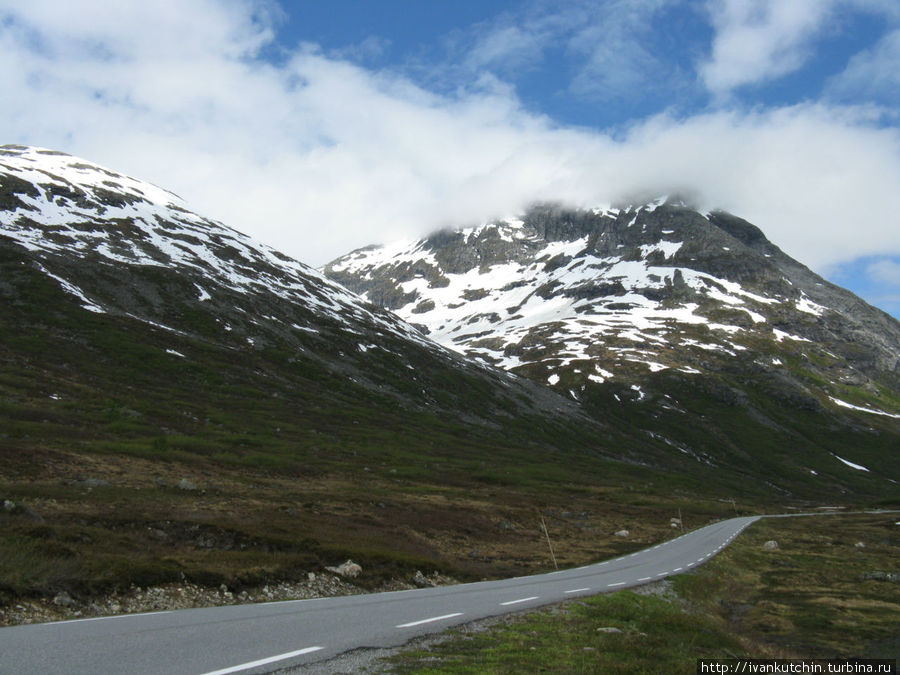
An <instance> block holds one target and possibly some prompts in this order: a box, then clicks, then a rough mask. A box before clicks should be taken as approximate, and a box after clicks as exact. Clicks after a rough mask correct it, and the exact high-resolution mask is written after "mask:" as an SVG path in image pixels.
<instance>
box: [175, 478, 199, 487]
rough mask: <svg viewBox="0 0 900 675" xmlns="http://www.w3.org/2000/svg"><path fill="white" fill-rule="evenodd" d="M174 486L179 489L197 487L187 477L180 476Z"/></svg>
mask: <svg viewBox="0 0 900 675" xmlns="http://www.w3.org/2000/svg"><path fill="white" fill-rule="evenodd" d="M175 487H177V488H178V489H179V490H196V489H197V486H196V485H194V483H192V482H191V481H189V480H188V479H187V478H182V479H181V480H180V481H178V485H176V486H175Z"/></svg>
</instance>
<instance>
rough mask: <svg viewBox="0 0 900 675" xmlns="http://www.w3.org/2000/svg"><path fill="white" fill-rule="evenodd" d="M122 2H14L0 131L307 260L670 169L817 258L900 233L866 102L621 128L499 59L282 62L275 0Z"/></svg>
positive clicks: (897, 181) (896, 198) (891, 179)
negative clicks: (140, 184) (615, 131)
mask: <svg viewBox="0 0 900 675" xmlns="http://www.w3.org/2000/svg"><path fill="white" fill-rule="evenodd" d="M107 4H108V3H102V2H99V0H98V2H96V3H95V4H94V5H88V4H87V3H86V2H84V3H70V2H58V3H57V2H50V1H49V0H43V1H38V0H34V1H32V2H29V3H15V4H13V5H10V4H7V5H6V6H5V9H3V8H4V5H2V4H0V54H2V57H0V58H2V64H0V65H2V67H0V91H3V92H5V94H4V101H3V106H0V128H2V129H3V130H4V133H5V134H6V137H5V138H4V139H2V141H0V142H19V143H30V144H35V145H43V146H48V147H53V148H56V149H60V150H64V151H67V152H72V153H74V154H79V155H82V156H85V157H86V158H87V159H91V160H94V161H98V162H101V163H103V164H106V165H108V166H110V167H111V168H113V169H116V170H121V171H125V172H127V173H130V174H132V175H135V176H137V177H141V178H145V179H147V180H151V181H152V182H154V183H157V184H159V185H161V186H164V187H166V188H169V189H172V190H173V191H175V192H177V193H179V194H181V195H182V196H183V197H185V198H186V199H187V200H188V201H189V202H190V203H191V204H192V205H194V206H195V207H196V208H197V209H198V210H199V211H201V212H203V213H206V214H209V215H211V216H213V217H216V218H219V219H221V220H223V221H224V222H225V223H227V224H229V225H231V226H232V227H235V228H237V229H239V230H242V231H245V232H247V233H249V234H252V235H254V236H256V237H258V238H260V239H262V240H264V241H266V242H268V243H270V244H272V245H274V246H276V247H277V248H280V249H282V250H284V251H285V252H286V253H289V254H291V255H293V256H295V257H297V258H298V259H300V260H303V261H304V262H307V263H311V264H316V265H318V264H322V263H324V262H327V261H328V260H330V259H331V258H334V257H337V256H338V255H341V254H343V253H346V252H347V251H349V250H350V249H352V248H356V247H359V246H364V245H367V244H370V243H376V242H381V241H386V240H389V239H393V238H396V237H400V236H413V235H421V234H424V233H426V232H428V231H430V230H433V229H435V228H437V227H440V226H444V225H450V224H464V223H470V222H472V221H480V220H482V219H485V218H489V217H493V216H496V215H506V214H511V213H514V212H516V211H517V210H518V209H520V208H522V207H523V206H524V205H525V204H527V203H528V202H530V201H533V200H536V199H564V200H568V201H570V202H573V203H577V204H582V205H591V204H595V203H602V202H608V201H611V200H614V199H616V198H618V197H620V196H622V195H626V194H629V193H632V192H634V191H637V190H651V191H666V190H670V189H674V188H691V189H693V191H695V192H696V193H698V194H699V195H700V197H701V198H702V200H703V201H704V203H705V205H706V206H710V207H712V206H721V207H724V208H728V209H730V210H732V211H734V212H735V213H737V214H739V215H741V216H743V217H746V218H748V219H749V220H751V221H753V222H755V223H756V224H757V225H759V226H760V227H761V228H763V229H764V231H766V232H767V234H769V236H770V238H771V239H772V240H773V241H775V243H777V244H779V245H780V246H782V247H783V248H785V249H786V250H787V252H788V253H790V254H791V255H794V256H795V257H797V258H799V259H800V260H802V261H803V262H806V263H807V264H811V265H813V266H816V267H820V266H827V265H832V264H836V263H838V262H841V261H845V260H849V259H851V258H855V257H858V256H862V255H875V254H879V255H889V254H900V241H898V240H900V237H898V235H897V233H898V232H900V222H898V215H897V214H900V190H898V189H897V186H898V185H900V136H898V132H897V131H896V130H895V129H884V128H876V127H875V126H872V125H871V124H870V119H868V118H867V117H866V111H864V110H861V109H855V108H828V107H825V106H812V105H809V106H797V107H792V108H785V109H782V110H776V111H770V112H753V113H739V112H716V113H709V114H705V115H699V116H695V117H692V118H687V119H677V118H673V117H669V116H658V117H655V118H652V119H650V120H646V121H644V122H641V123H638V124H635V125H634V126H632V127H631V128H630V130H628V131H627V132H626V133H625V134H624V136H622V137H617V138H612V137H610V136H608V135H605V134H602V133H599V132H591V131H587V130H578V129H568V128H561V127H559V126H557V125H555V124H553V122H552V121H551V120H549V119H547V118H545V117H542V116H539V115H535V114H533V113H529V112H528V111H526V110H524V109H523V107H522V106H521V105H520V103H519V101H518V100H517V99H516V97H515V95H514V94H513V93H511V90H510V89H509V87H508V86H505V85H504V84H503V83H502V82H499V81H497V80H496V79H492V78H490V77H487V78H483V79H482V80H480V81H479V83H478V84H477V85H473V86H472V87H469V88H468V89H463V90H460V91H459V92H456V93H454V94H453V95H447V96H441V95H436V94H433V93H430V92H428V91H426V90H424V89H422V88H420V87H417V86H416V85H414V84H412V83H411V82H410V81H408V80H406V79H404V78H403V77H401V76H398V75H396V74H392V73H389V72H376V71H371V70H366V69H364V68H361V67H359V66H356V65H352V64H350V63H347V62H343V61H340V60H337V59H335V58H333V57H329V56H327V55H323V54H322V53H320V52H318V51H317V50H316V49H315V48H313V47H308V46H307V47H302V48H300V49H298V50H296V51H295V52H293V53H287V54H285V59H284V61H283V62H280V63H281V64H280V65H273V64H271V63H269V62H266V61H264V60H261V59H259V58H256V56H255V55H256V54H257V53H258V52H259V50H260V49H263V48H264V47H267V46H269V44H270V43H269V42H268V40H270V39H271V36H272V31H273V25H274V24H273V21H275V20H276V19H275V18H273V17H274V16H275V15H273V14H271V8H267V6H266V5H261V4H259V3H250V2H236V1H232V2H224V3H223V2H213V1H212V0H194V1H192V2H188V1H187V0H180V1H179V2H169V3H162V2H160V3H153V4H152V6H153V8H154V11H152V12H151V11H148V10H144V9H142V8H143V7H145V6H149V5H147V3H143V4H142V3H137V2H135V3H114V4H115V7H116V8H117V10H116V13H115V15H114V16H113V17H108V18H102V17H100V18H98V21H93V20H92V19H93V18H94V17H92V16H91V14H92V13H96V14H98V17H99V15H100V14H102V12H100V7H101V6H103V7H105V6H106V5H107ZM157 8H159V11H158V12H157V11H155V10H156V9H157ZM266 11H269V13H268V14H267V13H266ZM4 15H5V16H6V20H5V21H4V19H3V17H4ZM201 24H202V29H200V30H199V32H196V33H195V32H194V29H195V27H197V26H200V25H201ZM130 36H133V39H130Z"/></svg>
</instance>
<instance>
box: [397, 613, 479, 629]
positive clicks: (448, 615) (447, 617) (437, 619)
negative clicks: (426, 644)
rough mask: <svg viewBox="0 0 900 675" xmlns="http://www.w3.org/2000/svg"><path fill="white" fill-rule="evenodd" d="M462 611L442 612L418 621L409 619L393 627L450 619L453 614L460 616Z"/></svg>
mask: <svg viewBox="0 0 900 675" xmlns="http://www.w3.org/2000/svg"><path fill="white" fill-rule="evenodd" d="M462 614H463V613H462V612H454V613H453V614H444V615H442V616H433V617H431V618H429V619H420V620H419V621H410V622H409V623H401V624H399V625H398V626H395V628H412V627H413V626H421V625H422V624H423V623H431V622H433V621H443V620H444V619H452V618H453V617H454V616H462Z"/></svg>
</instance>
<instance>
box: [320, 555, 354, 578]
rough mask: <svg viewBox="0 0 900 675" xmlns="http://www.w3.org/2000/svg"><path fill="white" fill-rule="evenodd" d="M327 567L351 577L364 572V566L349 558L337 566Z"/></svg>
mask: <svg viewBox="0 0 900 675" xmlns="http://www.w3.org/2000/svg"><path fill="white" fill-rule="evenodd" d="M325 569H326V570H328V571H329V572H334V573H335V574H337V575H338V576H342V577H349V578H351V579H353V578H355V577H358V576H359V575H360V574H361V573H362V567H360V566H359V565H357V564H356V563H355V562H353V561H352V560H347V561H346V562H343V563H341V564H340V565H338V566H337V567H326V568H325Z"/></svg>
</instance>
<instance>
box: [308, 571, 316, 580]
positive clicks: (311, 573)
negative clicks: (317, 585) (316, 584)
mask: <svg viewBox="0 0 900 675" xmlns="http://www.w3.org/2000/svg"><path fill="white" fill-rule="evenodd" d="M306 580H307V581H315V580H316V573H315V572H307V573H306Z"/></svg>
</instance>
